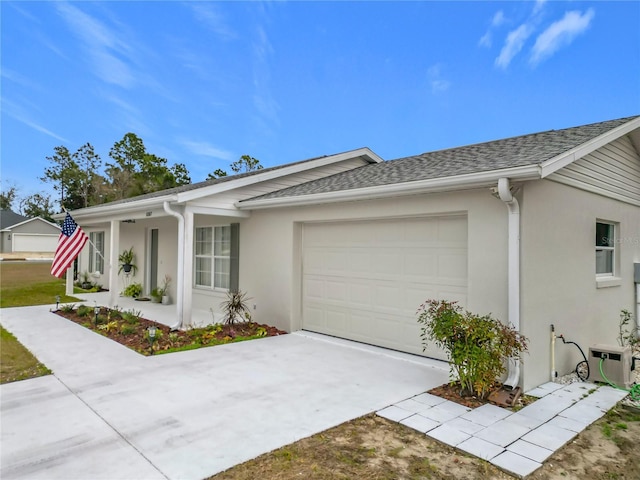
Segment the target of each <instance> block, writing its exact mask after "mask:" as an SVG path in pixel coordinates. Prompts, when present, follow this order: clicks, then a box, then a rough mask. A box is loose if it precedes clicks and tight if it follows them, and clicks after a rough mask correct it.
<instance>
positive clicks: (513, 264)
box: [498, 177, 520, 388]
mask: <svg viewBox="0 0 640 480" xmlns="http://www.w3.org/2000/svg"><path fill="white" fill-rule="evenodd" d="M498 197H499V198H500V200H502V201H503V202H504V204H505V205H506V206H507V209H508V211H509V214H508V215H509V223H508V235H509V240H508V250H507V251H508V254H507V255H508V257H507V258H508V274H507V281H508V315H509V322H510V323H511V324H512V325H513V327H514V328H515V329H516V330H517V331H518V332H519V331H520V205H519V204H518V200H517V199H516V197H514V196H513V193H512V192H511V185H510V182H509V179H508V178H505V177H503V178H500V179H499V180H498ZM508 373H509V374H508V377H507V380H506V381H505V382H504V384H505V385H507V386H510V387H511V388H515V387H516V386H518V383H519V381H520V362H519V360H518V359H515V358H510V359H509V371H508Z"/></svg>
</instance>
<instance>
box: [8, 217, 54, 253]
mask: <svg viewBox="0 0 640 480" xmlns="http://www.w3.org/2000/svg"><path fill="white" fill-rule="evenodd" d="M59 236H60V227H59V226H58V225H55V224H53V223H51V222H48V221H46V220H45V219H43V218H40V217H33V218H29V217H25V216H24V215H20V214H17V213H15V212H12V211H11V210H0V253H18V254H26V253H29V254H31V253H51V256H53V252H54V251H55V250H56V245H57V244H58V237H59Z"/></svg>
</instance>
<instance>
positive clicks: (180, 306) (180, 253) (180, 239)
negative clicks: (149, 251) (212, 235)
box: [162, 201, 184, 330]
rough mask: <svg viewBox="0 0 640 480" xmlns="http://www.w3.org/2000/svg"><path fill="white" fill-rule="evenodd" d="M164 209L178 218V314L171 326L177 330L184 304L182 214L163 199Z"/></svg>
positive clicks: (181, 319) (180, 324)
mask: <svg viewBox="0 0 640 480" xmlns="http://www.w3.org/2000/svg"><path fill="white" fill-rule="evenodd" d="M162 207H163V208H164V211H165V212H167V214H169V215H171V216H172V217H175V218H177V219H178V272H177V276H178V278H177V282H176V313H177V315H178V321H177V323H176V324H175V325H172V326H171V329H172V330H178V329H181V328H182V323H183V304H184V216H183V215H182V213H180V212H178V211H176V210H172V209H171V206H170V205H169V202H167V201H165V202H164V203H163V204H162Z"/></svg>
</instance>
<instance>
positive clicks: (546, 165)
mask: <svg viewBox="0 0 640 480" xmlns="http://www.w3.org/2000/svg"><path fill="white" fill-rule="evenodd" d="M637 128H640V117H637V118H634V119H633V120H630V121H628V122H627V123H623V124H622V125H620V126H619V127H616V128H613V129H611V130H609V131H608V132H606V133H603V134H602V135H599V136H597V137H595V138H593V139H591V140H589V141H588V142H585V143H583V144H582V145H578V146H577V147H575V148H572V149H571V150H567V151H566V152H563V153H561V154H560V155H558V156H556V157H553V158H550V159H549V160H546V161H544V162H542V164H541V165H540V167H541V176H542V178H545V177H548V176H549V175H551V174H552V173H555V172H557V171H558V170H560V169H561V168H564V167H566V166H567V165H569V164H571V163H573V162H575V161H576V160H579V159H581V158H582V157H584V156H585V155H588V154H590V153H591V152H593V151H595V150H597V149H598V148H601V147H603V146H605V145H606V144H608V143H611V142H613V141H614V140H617V139H618V138H620V137H622V136H624V135H627V134H628V133H631V132H632V131H634V130H636V129H637Z"/></svg>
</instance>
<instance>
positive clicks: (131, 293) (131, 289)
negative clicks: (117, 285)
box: [122, 283, 142, 298]
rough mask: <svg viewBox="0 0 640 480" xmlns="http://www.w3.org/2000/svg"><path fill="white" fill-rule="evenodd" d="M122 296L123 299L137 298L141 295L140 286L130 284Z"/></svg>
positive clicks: (138, 284)
mask: <svg viewBox="0 0 640 480" xmlns="http://www.w3.org/2000/svg"><path fill="white" fill-rule="evenodd" d="M122 294H123V295H124V296H125V297H133V298H138V297H139V296H140V295H141V294H142V284H140V283H132V284H131V285H129V286H128V287H127V288H125V289H124V292H122Z"/></svg>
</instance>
